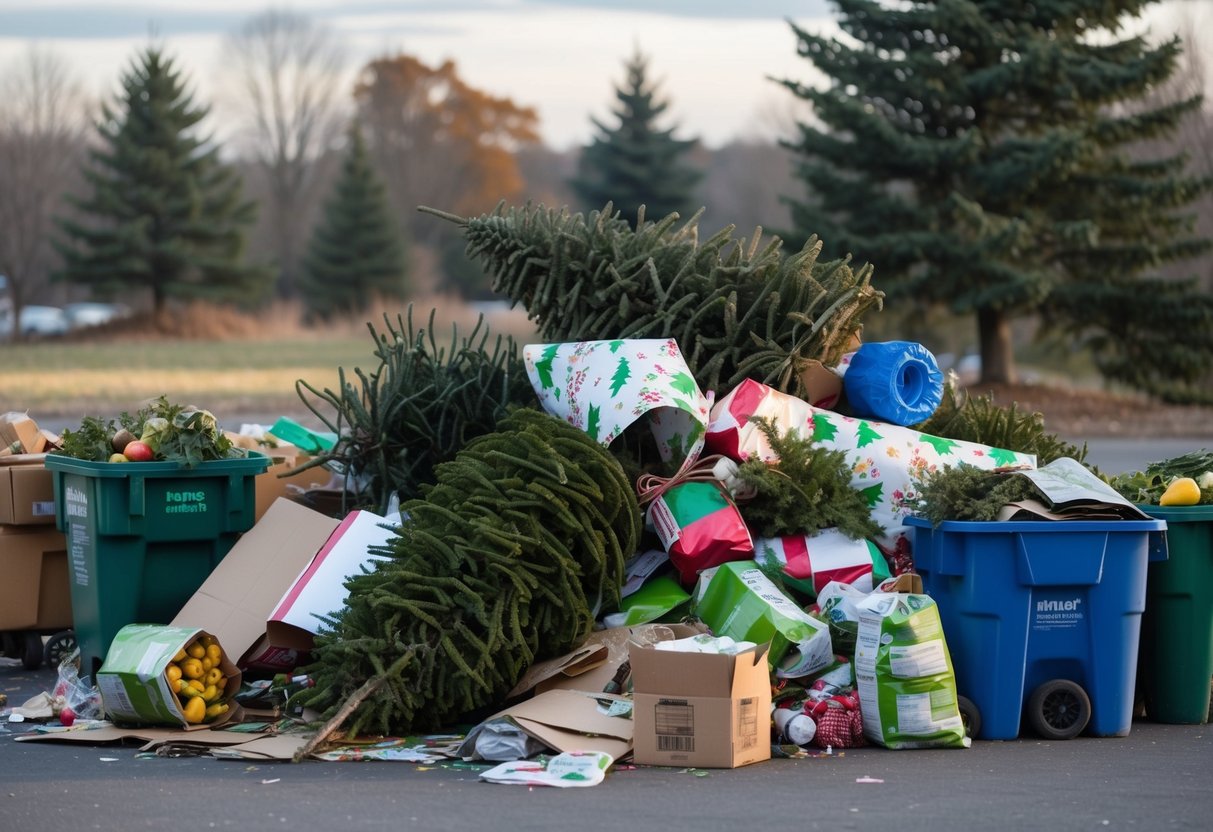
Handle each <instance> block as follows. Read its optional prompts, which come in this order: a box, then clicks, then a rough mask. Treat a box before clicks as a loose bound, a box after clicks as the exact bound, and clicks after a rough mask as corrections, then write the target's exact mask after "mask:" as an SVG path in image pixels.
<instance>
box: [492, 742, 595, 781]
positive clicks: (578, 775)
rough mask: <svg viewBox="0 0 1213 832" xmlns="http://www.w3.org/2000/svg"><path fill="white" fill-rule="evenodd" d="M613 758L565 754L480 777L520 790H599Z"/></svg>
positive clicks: (592, 753)
mask: <svg viewBox="0 0 1213 832" xmlns="http://www.w3.org/2000/svg"><path fill="white" fill-rule="evenodd" d="M612 762H614V758H613V757H611V755H610V754H607V753H605V752H603V751H565V752H562V753H560V754H557V755H556V756H555V757H552V758H550V759H548V760H547V761H546V762H545V761H544V760H543V759H542V758H541V759H539V760H514V761H513V762H509V763H502V764H501V765H498V766H494V767H493V768H491V769H489V770H488V771H484V772H481V773H480V778H481V779H482V780H487V781H488V782H490V783H506V784H515V785H521V786H556V787H557V788H562V789H567V788H580V787H584V786H596V785H598V784H599V783H601V782H602V781H603V778H605V777H606V771H607V769H608V768H610V767H611V763H612Z"/></svg>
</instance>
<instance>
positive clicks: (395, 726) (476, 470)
mask: <svg viewBox="0 0 1213 832" xmlns="http://www.w3.org/2000/svg"><path fill="white" fill-rule="evenodd" d="M435 473H436V475H437V482H436V484H434V485H433V486H431V487H429V488H427V489H426V499H424V500H413V501H411V502H408V503H406V504H405V505H404V506H403V507H402V509H403V512H404V514H405V515H406V516H407V520H406V521H405V523H404V525H403V526H402V527H401V529H400V533H399V535H398V536H397V537H396V538H395V539H394V540H393V542H392V543H391V544H390V545H389V546H388V547H385V551H382V552H380V553H381V554H385V555H387V556H388V559H387V560H384V561H382V562H379V563H377V564H376V566H375V567H374V568H373V569H372V570H371V571H369V572H367V573H365V574H361V575H356V576H353V577H351V578H349V579H348V580H347V581H346V587H347V589H348V590H349V599H348V601H347V605H346V607H345V609H343V610H342V611H340V612H339V613H336V614H335V615H334V616H332V617H330V618H328V619H326V622H325V627H324V630H323V631H322V632H321V634H320V635H319V637H318V639H317V649H316V663H315V664H314V665H313V666H311V667H310V668H309V672H310V673H311V674H312V676H313V677H314V679H315V681H316V686H315V687H314V688H311V689H310V690H307V691H305V692H304V693H303V694H301V695H300V697H299V700H300V702H301V703H302V704H306V705H309V706H311V707H314V708H318V709H320V710H321V711H323V712H324V713H325V715H326V716H327V717H332V716H334V715H338V714H340V713H342V712H345V711H348V712H349V713H350V717H349V719H348V720H345V722H346V724H347V725H348V734H349V736H354V735H356V734H359V733H383V734H398V735H402V734H406V733H408V732H411V731H417V730H430V729H435V728H439V727H441V726H443V725H447V724H450V723H451V722H453V721H455V720H457V719H458V718H459V717H461V716H463V715H465V714H468V713H469V712H471V711H474V710H476V709H477V708H481V707H484V706H487V705H492V704H496V703H498V702H500V701H501V700H502V699H503V698H504V697H505V695H506V694H507V693H508V692H509V690H510V689H511V688H512V687H513V686H514V684H515V683H517V681H518V679H519V678H520V677H521V675H522V673H523V671H524V670H525V669H526V668H527V667H529V666H530V664H531V663H532V662H533V661H535V660H538V659H543V658H549V657H553V656H558V655H561V654H563V653H565V652H567V651H568V650H570V649H572V648H573V647H575V646H577V645H579V644H581V643H582V642H583V641H584V640H585V638H586V636H588V635H589V633H590V630H591V629H592V628H593V625H594V618H595V615H596V614H597V612H598V611H599V610H600V609H606V608H613V607H614V605H615V604H617V603H618V601H619V593H620V587H621V585H622V580H623V562H624V559H625V558H626V557H629V556H631V555H632V554H634V553H635V551H636V547H637V543H638V541H639V536H640V531H641V515H640V509H639V507H638V506H637V503H636V495H635V492H634V491H633V490H632V486H631V483H630V482H629V481H628V480H627V478H626V476H625V475H624V473H623V469H622V468H620V466H619V463H618V462H616V461H615V459H614V458H613V457H612V456H611V454H610V453H608V452H607V450H606V449H605V448H603V447H602V446H600V445H598V444H597V443H595V442H594V441H593V440H592V439H590V437H589V436H588V435H586V434H585V433H584V432H582V431H580V430H578V429H577V428H575V427H572V426H571V425H569V424H567V423H565V422H564V421H562V420H560V419H557V418H555V417H553V416H548V415H547V414H545V413H541V412H539V411H534V410H525V409H522V410H518V411H516V412H514V413H513V414H511V415H510V416H508V417H506V418H505V419H504V420H502V422H501V423H500V425H499V426H498V430H497V431H496V432H494V433H491V434H488V435H486V436H482V437H480V438H477V439H474V440H472V441H471V442H469V443H468V444H467V446H466V447H465V448H464V449H463V450H462V451H460V452H459V453H458V454H457V455H456V457H455V459H454V460H452V461H450V462H447V463H444V464H442V465H439V466H438V468H437V469H436V472H435ZM368 683H369V684H368ZM364 695H365V698H364V699H361V700H360V701H358V700H359V697H362V696H364ZM351 698H352V699H351ZM347 700H349V701H348V702H347ZM346 705H348V706H349V707H348V708H347V707H343V706H346Z"/></svg>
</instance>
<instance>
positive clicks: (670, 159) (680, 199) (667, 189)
mask: <svg viewBox="0 0 1213 832" xmlns="http://www.w3.org/2000/svg"><path fill="white" fill-rule="evenodd" d="M626 66H627V75H628V78H627V83H626V86H625V87H617V88H616V89H615V97H616V98H617V99H619V106H618V107H617V108H616V109H615V110H614V111H613V112H614V115H615V117H616V118H617V119H619V123H618V125H617V126H615V127H608V126H607V125H605V124H603V123H602V122H601V121H599V120H598V119H596V118H591V121H592V122H593V123H594V126H595V127H597V128H598V131H599V134H598V135H597V136H595V137H594V139H593V141H592V142H591V143H590V145H589V146H588V147H586V148H585V149H584V150H583V151H582V154H581V159H580V162H579V164H578V173H577V176H576V177H575V178H574V179H572V180H570V182H569V184H570V185H571V186H572V188H573V191H574V193H576V194H577V197H578V199H580V200H581V202H582V205H583V207H584V208H585V209H586V210H593V209H596V208H601V207H602V206H603V205H605V204H606V203H608V202H610V203H613V204H614V206H615V208H616V209H617V210H619V211H620V212H621V213H622V214H623V216H624V217H626V218H627V219H629V220H633V221H634V220H635V217H636V214H637V211H638V209H639V208H640V206H641V205H643V206H645V214H646V215H647V216H649V217H653V218H661V217H664V216H666V215H667V214H671V213H674V212H678V213H679V214H681V215H682V216H683V217H687V216H689V215H690V213H691V212H693V211H694V210H695V209H696V208H697V207H698V206H697V205H695V204H694V196H695V187H696V186H697V185H698V184H699V180H700V179H701V178H702V177H703V174H702V172H701V171H698V170H695V169H694V168H692V167H690V166H689V165H687V164H686V163H685V161H684V158H685V156H686V154H687V153H688V151H690V150H691V148H693V147H694V146H695V143H696V142H695V140H694V139H676V138H674V128H670V129H666V130H662V129H659V128H658V127H657V120H658V119H659V118H660V117H661V115H662V114H663V113H664V112H665V111H666V109H667V107H668V106H669V104H668V103H667V102H665V101H661V100H659V99H658V98H657V88H656V85H655V84H650V83H649V81H648V78H647V77H646V74H647V72H648V58H646V57H645V56H643V55H641V54H640V53H639V52H637V53H636V54H635V55H634V56H633V57H632V59H631V60H630V61H628V63H627V65H626Z"/></svg>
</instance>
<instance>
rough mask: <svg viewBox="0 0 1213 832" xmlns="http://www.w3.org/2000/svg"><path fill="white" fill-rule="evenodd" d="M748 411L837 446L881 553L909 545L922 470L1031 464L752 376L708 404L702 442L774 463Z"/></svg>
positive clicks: (1029, 459)
mask: <svg viewBox="0 0 1213 832" xmlns="http://www.w3.org/2000/svg"><path fill="white" fill-rule="evenodd" d="M752 416H765V417H767V418H769V419H772V420H773V422H774V423H775V426H776V428H777V429H778V430H779V431H780V432H781V433H782V432H786V431H788V430H795V431H796V432H798V433H800V434H801V435H808V436H810V437H811V438H812V440H813V444H815V445H817V446H819V447H822V448H826V449H829V450H835V451H842V452H843V453H844V454H845V455H846V460H847V465H848V466H849V467H850V469H851V487H852V488H854V489H856V490H857V491H859V492H861V493H862V494H863V495H864V497H866V498H867V501H868V505H869V506H870V507H871V509H872V519H873V520H875V521H876V522H877V523H879V524H880V525H881V527H883V529H884V534H883V535H881V536H880V537H878V538H874V542H875V543H876V544H877V545H879V546H880V547H881V548H882V549H884V550H885V551H886V552H889V553H891V552H894V551H895V550H896V549H897V543H898V540H899V539H901V540H902V545H903V546H907V545H908V542H909V537H908V536H907V535H906V533H905V532H904V531H903V530H902V520H903V519H904V518H905V516H906V515H907V514H909V513H910V512H911V509H912V506H913V504H914V501H915V500H916V499H917V482H918V480H919V479H921V477H922V476H923V474H925V473H929V472H933V471H935V470H937V469H939V468H941V467H943V466H946V465H959V464H961V463H964V464H966V465H974V466H976V467H978V468H980V469H982V470H990V469H993V468H999V467H1002V466H1014V465H1019V466H1024V467H1027V468H1035V467H1036V456H1035V455H1034V454H1024V453H1019V452H1016V451H1010V450H1006V449H1004V448H994V447H991V446H989V445H981V444H978V443H976V442H963V441H960V440H956V439H945V438H942V437H938V436H931V435H930V434H926V433H922V432H920V431H916V430H913V429H912V428H907V427H902V426H900V425H890V424H886V423H884V422H877V421H873V420H870V419H857V418H854V417H851V416H843V415H842V414H839V413H834V412H833V411H830V410H823V409H820V408H814V407H812V406H811V405H810V404H809V403H808V402H805V401H803V400H801V399H799V398H797V397H795V396H791V395H789V394H787V393H781V392H780V391H778V390H776V389H774V388H772V387H768V386H767V385H765V384H761V383H759V382H757V381H753V380H752V379H747V380H746V381H744V382H742V383H741V384H739V385H738V386H737V387H736V388H734V389H733V390H732V391H731V392H730V393H729V394H728V395H726V396H725V397H724V398H723V399H721V400H720V401H718V402H716V404H715V405H714V406H713V407H712V418H711V420H710V421H709V423H708V430H707V436H706V437H705V441H706V446H707V448H708V450H709V451H711V452H713V453H721V454H725V455H726V456H729V457H731V458H733V459H737V460H739V461H741V460H745V459H748V458H750V457H752V456H757V457H758V458H759V459H763V460H766V461H774V459H775V454H774V452H773V451H772V449H771V447H770V445H769V444H768V443H767V441H766V437H765V436H763V435H762V432H761V431H760V430H759V429H758V427H757V426H756V425H754V424H753V423H751V422H750V421H749V419H750V417H752Z"/></svg>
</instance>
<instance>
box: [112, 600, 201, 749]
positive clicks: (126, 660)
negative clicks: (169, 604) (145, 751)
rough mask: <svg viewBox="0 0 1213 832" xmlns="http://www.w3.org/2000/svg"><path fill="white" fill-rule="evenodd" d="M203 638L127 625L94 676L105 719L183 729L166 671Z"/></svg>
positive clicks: (192, 632) (188, 631)
mask: <svg viewBox="0 0 1213 832" xmlns="http://www.w3.org/2000/svg"><path fill="white" fill-rule="evenodd" d="M201 632H202V630H200V629H198V628H196V627H168V626H162V625H159V624H128V625H126V626H125V627H123V628H122V629H121V630H119V631H118V632H117V634H115V635H114V640H113V642H112V643H111V644H110V648H109V651H108V652H107V653H106V656H105V662H104V663H103V664H102V665H101V669H100V670H99V671H98V672H97V687H98V689H99V690H100V692H101V701H102V703H103V704H104V705H105V713H106V717H107V718H109V719H111V720H113V721H115V722H123V723H143V724H153V725H166V724H167V725H181V726H183V727H187V726H188V725H189V723H188V722H187V721H186V719H185V716H184V714H182V713H181V706H180V705H179V704H178V702H177V697H176V696H174V695H173V693H171V692H170V690H169V683H168V679H167V678H165V675H164V669H165V668H166V667H168V663H169V662H170V661H172V659H173V655H174V654H176V652H177V651H178V650H180V649H181V648H183V647H185V646H186V645H187V644H189V643H190V642H192V641H193V640H194V638H195V637H196V636H197V635H198V634H200V633H201Z"/></svg>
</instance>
